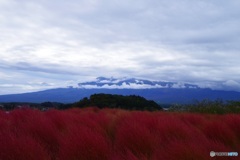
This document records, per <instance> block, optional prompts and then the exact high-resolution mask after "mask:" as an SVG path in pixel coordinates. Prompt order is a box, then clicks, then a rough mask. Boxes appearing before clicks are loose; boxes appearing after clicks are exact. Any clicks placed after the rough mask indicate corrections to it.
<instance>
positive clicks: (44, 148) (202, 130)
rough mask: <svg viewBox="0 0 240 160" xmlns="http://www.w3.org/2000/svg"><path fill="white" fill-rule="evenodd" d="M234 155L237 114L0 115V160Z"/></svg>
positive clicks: (199, 159)
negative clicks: (212, 153) (213, 152)
mask: <svg viewBox="0 0 240 160" xmlns="http://www.w3.org/2000/svg"><path fill="white" fill-rule="evenodd" d="M210 151H215V152H238V153H240V115H239V114H225V115H211V114H197V113H174V112H163V111H158V112H147V111H126V110H120V109H98V108H94V107H90V108H85V109H69V110H62V111H60V110H49V111H45V112H42V111H39V110H36V109H35V110H34V109H15V110H13V111H9V112H6V111H0V160H108V159H110V160H161V159H162V160H205V159H238V158H239V156H238V157H213V158H211V157H210V155H209V153H210Z"/></svg>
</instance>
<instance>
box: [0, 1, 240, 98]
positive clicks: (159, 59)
mask: <svg viewBox="0 0 240 160" xmlns="http://www.w3.org/2000/svg"><path fill="white" fill-rule="evenodd" d="M239 8H240V1H239V0H229V1H226V0H147V1H146V0H121V1H119V0H67V1H66V0H51V1H49V0H21V1H20V0H0V94H11V93H24V92H31V91H37V90H44V89H48V88H56V87H66V86H69V85H76V84H77V83H78V82H84V81H89V80H93V79H95V78H96V77H99V76H105V77H135V78H143V79H149V80H162V81H177V82H179V81H180V82H190V83H194V84H198V85H200V86H203V87H211V88H213V89H226V90H237V91H240V62H239V60H240V29H239V28H240V19H239V17H240V10H239Z"/></svg>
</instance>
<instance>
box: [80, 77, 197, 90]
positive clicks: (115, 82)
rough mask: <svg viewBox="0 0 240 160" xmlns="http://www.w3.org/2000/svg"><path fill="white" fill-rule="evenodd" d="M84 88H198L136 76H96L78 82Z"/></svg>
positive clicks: (187, 84)
mask: <svg viewBox="0 0 240 160" xmlns="http://www.w3.org/2000/svg"><path fill="white" fill-rule="evenodd" d="M78 86H79V88H86V89H91V88H94V89H97V88H104V89H107V88H108V89H147V88H200V87H199V86H198V85H195V84H189V83H182V82H165V81H151V80H145V79H137V78H119V79H118V78H113V77H111V78H106V77H98V78H96V80H95V81H91V82H82V83H78Z"/></svg>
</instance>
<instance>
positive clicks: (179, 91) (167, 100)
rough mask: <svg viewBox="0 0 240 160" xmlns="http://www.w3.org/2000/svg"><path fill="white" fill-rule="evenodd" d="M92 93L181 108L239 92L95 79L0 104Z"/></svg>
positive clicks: (61, 99)
mask: <svg viewBox="0 0 240 160" xmlns="http://www.w3.org/2000/svg"><path fill="white" fill-rule="evenodd" d="M96 93H106V94H118V95H139V96H142V97H144V98H146V99H148V100H154V101H155V102H157V103H161V104H176V103H179V104H184V103H192V102H193V101H195V100H203V99H209V100H216V99H222V100H224V101H228V100H237V101H239V100H240V92H237V91H226V90H215V89H212V88H207V87H203V86H199V85H195V84H189V83H183V82H165V81H151V80H144V79H137V78H113V77H111V78H105V77H98V78H96V80H94V81H90V82H81V83H78V85H77V87H73V86H69V87H67V88H66V87H63V88H55V89H48V90H44V91H38V92H31V93H22V94H11V95H0V102H35V103H36V102H37V103H42V102H48V101H50V102H62V103H73V102H77V101H79V100H80V99H82V98H84V97H89V96H91V95H93V94H96Z"/></svg>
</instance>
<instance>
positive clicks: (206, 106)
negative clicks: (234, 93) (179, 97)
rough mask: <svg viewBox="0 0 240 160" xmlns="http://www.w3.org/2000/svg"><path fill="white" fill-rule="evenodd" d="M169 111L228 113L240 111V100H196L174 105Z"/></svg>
mask: <svg viewBox="0 0 240 160" xmlns="http://www.w3.org/2000/svg"><path fill="white" fill-rule="evenodd" d="M169 111H181V112H182V111H183V112H195V113H210V114H227V113H240V102H238V101H228V102H223V101H222V100H215V101H211V100H207V99H206V100H202V101H196V102H195V103H193V104H187V105H174V106H172V107H171V108H170V110H169Z"/></svg>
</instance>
